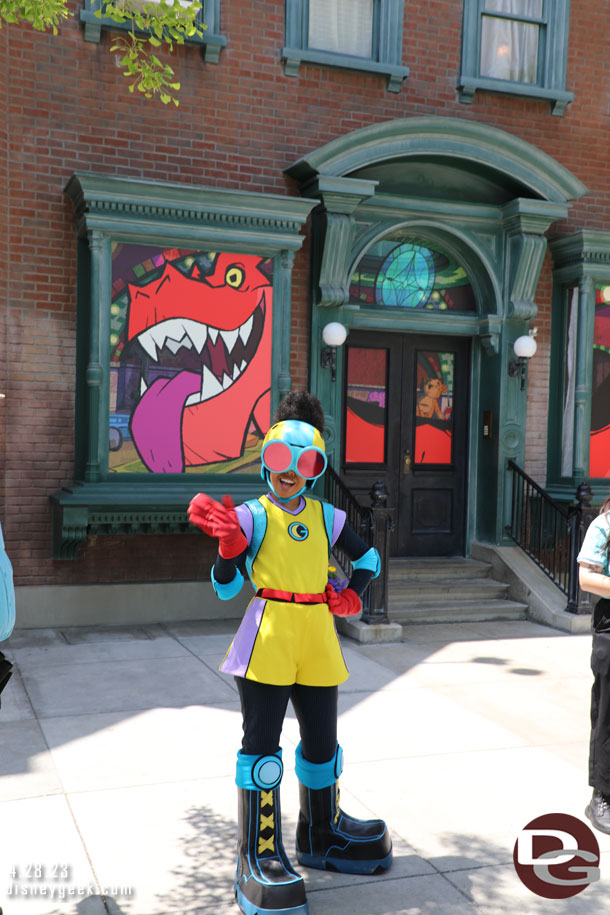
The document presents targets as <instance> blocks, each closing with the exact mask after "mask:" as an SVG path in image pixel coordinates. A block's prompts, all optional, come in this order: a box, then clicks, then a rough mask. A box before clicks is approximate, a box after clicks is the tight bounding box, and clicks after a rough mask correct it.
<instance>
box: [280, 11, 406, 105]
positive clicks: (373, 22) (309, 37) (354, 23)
mask: <svg viewBox="0 0 610 915" xmlns="http://www.w3.org/2000/svg"><path fill="white" fill-rule="evenodd" d="M285 2H286V44H285V47H284V48H283V49H282V59H283V60H284V62H285V63H284V70H285V73H286V74H287V75H288V76H297V75H298V72H299V67H300V65H301V63H313V64H321V65H324V66H329V67H341V68H343V69H347V70H363V71H366V72H372V73H379V74H380V75H384V76H387V77H388V89H389V91H390V92H399V91H400V87H401V85H402V81H403V79H405V77H407V76H408V75H409V68H408V67H404V66H402V22H403V16H404V0H285Z"/></svg>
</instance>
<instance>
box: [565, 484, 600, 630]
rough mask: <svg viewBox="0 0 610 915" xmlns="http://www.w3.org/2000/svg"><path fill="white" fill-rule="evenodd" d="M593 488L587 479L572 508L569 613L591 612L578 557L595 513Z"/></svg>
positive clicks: (581, 485)
mask: <svg viewBox="0 0 610 915" xmlns="http://www.w3.org/2000/svg"><path fill="white" fill-rule="evenodd" d="M592 498H593V490H592V489H591V487H590V486H589V484H588V483H587V481H586V480H585V481H584V482H583V483H581V484H580V486H579V487H578V489H577V490H576V505H573V506H571V508H570V516H569V523H570V574H569V579H568V604H567V607H566V610H567V611H568V612H569V613H583V614H584V613H591V612H592V610H593V607H592V605H591V595H590V594H589V593H588V592H587V591H581V589H580V584H579V581H578V571H579V570H578V563H577V561H576V557H577V556H578V553H579V551H580V547H581V545H582V541H583V537H584V534H585V529H586V528H587V527H588V526H589V523H590V522H591V520H592V516H594V515H595V511H594V509H592V508H591V499H592Z"/></svg>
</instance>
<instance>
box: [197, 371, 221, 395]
mask: <svg viewBox="0 0 610 915" xmlns="http://www.w3.org/2000/svg"><path fill="white" fill-rule="evenodd" d="M222 390H223V388H222V385H221V383H220V382H219V380H218V378H217V377H216V375H215V374H214V373H213V372H211V371H210V370H209V368H208V367H207V365H204V367H203V372H202V373H201V402H203V401H204V400H210V398H212V397H216V395H217V394H221V393H222Z"/></svg>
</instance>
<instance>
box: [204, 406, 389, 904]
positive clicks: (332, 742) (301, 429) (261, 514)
mask: <svg viewBox="0 0 610 915" xmlns="http://www.w3.org/2000/svg"><path fill="white" fill-rule="evenodd" d="M323 430H324V414H323V411H322V407H321V404H320V402H319V400H318V399H317V398H315V397H313V395H311V394H308V393H306V392H293V393H292V394H289V395H288V396H287V397H286V398H284V400H283V401H282V402H281V404H280V405H279V407H278V410H277V412H276V415H275V418H274V425H272V426H271V428H270V429H269V431H268V433H267V435H266V436H265V439H264V441H263V446H262V452H261V463H262V467H261V476H262V478H263V479H264V480H265V482H266V484H267V486H268V487H269V492H267V494H266V495H264V496H261V497H260V498H259V499H254V500H252V501H249V502H245V503H244V504H242V505H238V506H237V507H234V506H233V502H232V500H231V498H230V496H224V497H223V499H222V503H219V502H216V501H214V500H213V499H211V498H209V497H208V496H206V495H205V494H203V493H199V494H198V495H197V496H195V498H194V499H193V500H192V501H191V503H190V506H189V510H188V512H189V519H190V521H191V522H192V523H193V524H195V525H197V526H198V527H200V528H201V529H202V530H203V531H205V532H206V533H207V534H209V535H211V536H213V537H218V539H219V547H218V557H217V559H216V562H215V564H214V568H213V570H212V582H213V585H214V589H215V591H216V594H217V595H218V596H219V597H220V598H226V599H228V598H231V597H234V596H235V595H236V594H237V593H238V592H239V590H240V589H241V587H242V584H243V582H244V578H245V576H246V575H248V576H249V578H250V580H251V582H252V585H253V587H254V589H255V591H256V594H255V596H254V597H253V598H252V600H251V601H250V603H249V605H248V608H247V610H246V613H245V615H244V618H243V620H242V622H241V625H240V626H239V629H238V631H237V633H236V635H235V637H234V639H233V641H232V643H231V645H230V647H229V650H228V651H227V654H226V655H225V658H224V660H223V662H222V664H221V666H220V670H221V671H223V672H224V673H227V674H231V675H233V676H234V677H235V682H236V684H237V688H238V691H239V696H240V700H241V709H242V716H243V740H242V746H241V749H240V751H239V752H238V754H237V774H236V783H237V786H238V797H239V804H238V855H237V871H236V876H235V896H236V900H237V903H238V905H239V906H240V908H241V910H242V912H244V913H245V915H267V913H273V915H305V913H306V912H307V911H308V904H307V900H306V896H305V887H304V883H303V878H302V877H301V876H300V875H299V874H297V873H296V872H295V870H294V869H293V867H292V865H291V863H290V860H289V858H288V856H287V854H286V852H285V850H284V846H283V843H282V832H281V816H280V794H279V786H280V782H281V779H282V771H283V766H282V750H281V749H280V745H279V741H280V735H281V731H282V725H283V721H284V716H285V713H286V708H287V705H288V700H289V699H290V701H291V702H292V705H293V707H294V710H295V713H296V716H297V720H298V723H299V730H300V737H301V742H300V743H299V745H298V747H297V749H296V766H295V768H296V774H297V777H298V780H299V796H300V813H299V820H298V825H297V835H296V855H297V860H298V861H299V863H300V864H302V865H305V866H307V867H314V868H320V869H329V870H335V871H341V872H345V873H351V874H371V873H374V872H376V871H378V870H385V869H387V868H388V867H389V866H390V864H391V861H392V842H391V840H390V836H389V834H388V831H387V828H386V825H385V823H384V822H383V821H382V820H357V819H354V818H353V817H350V816H348V815H347V814H345V813H344V812H343V810H342V809H341V807H340V805H339V788H338V779H339V776H340V774H341V771H342V768H343V763H342V751H341V747H340V746H339V745H338V743H337V703H338V686H339V684H340V683H343V682H344V681H345V680H346V679H347V677H348V676H349V672H348V670H347V667H346V665H345V661H344V659H343V654H342V652H341V647H340V644H339V639H338V637H337V632H336V628H335V621H334V617H335V616H351V615H355V614H357V613H358V612H359V611H360V609H361V606H362V605H361V601H360V595H361V594H362V592H363V591H364V589H365V588H366V586H367V585H368V583H369V581H370V580H371V579H372V578H373V577H375V576H376V575H378V574H379V555H378V553H377V551H376V550H375V549H372V548H369V547H368V545H367V544H366V543H364V541H362V540H361V539H360V537H358V536H357V534H355V533H354V531H352V530H351V529H350V528H349V526H348V525H346V523H345V513H344V512H343V511H341V510H340V509H336V508H334V507H333V506H332V505H330V504H329V503H327V502H323V501H320V500H318V499H316V498H314V497H312V496H310V495H308V492H309V490H311V488H312V487H313V485H314V483H315V482H316V480H318V479H319V478H320V477H321V476H322V474H323V473H324V471H325V469H326V466H327V458H326V453H325V448H324V439H323V437H322V433H323ZM335 543H336V544H337V545H338V546H340V548H341V549H342V550H343V551H344V552H345V553H346V555H348V556H349V558H350V560H351V562H352V566H353V573H352V576H351V578H350V580H349V583H348V586H347V587H346V588H344V589H343V590H342V591H341V592H338V591H336V590H335V589H334V588H333V586H332V585H331V584H330V583H329V582H328V560H329V555H330V551H331V548H332V546H333V545H334V544H335Z"/></svg>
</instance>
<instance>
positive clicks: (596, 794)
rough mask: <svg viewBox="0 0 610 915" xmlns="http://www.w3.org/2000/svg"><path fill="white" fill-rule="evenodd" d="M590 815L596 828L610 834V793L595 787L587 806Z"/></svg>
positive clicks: (586, 812) (587, 813) (587, 812)
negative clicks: (604, 792) (603, 792)
mask: <svg viewBox="0 0 610 915" xmlns="http://www.w3.org/2000/svg"><path fill="white" fill-rule="evenodd" d="M585 816H588V817H589V819H590V820H591V822H592V823H593V825H594V826H595V828H596V829H599V831H600V832H607V833H608V834H609V835H610V795H609V794H602V792H601V791H598V790H597V788H594V789H593V797H592V798H591V800H590V801H589V803H588V804H587V806H586V808H585Z"/></svg>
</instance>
